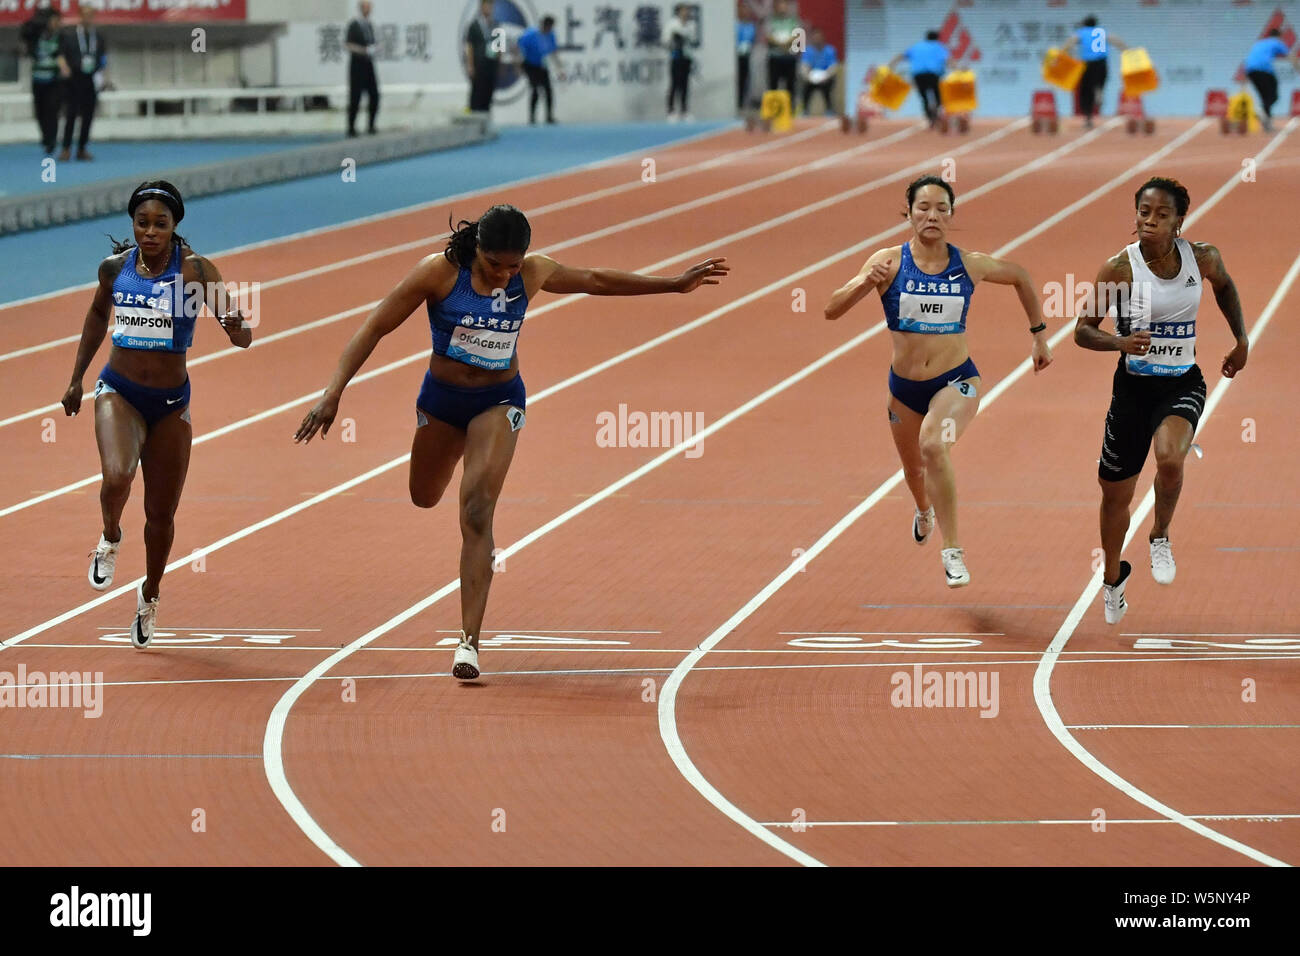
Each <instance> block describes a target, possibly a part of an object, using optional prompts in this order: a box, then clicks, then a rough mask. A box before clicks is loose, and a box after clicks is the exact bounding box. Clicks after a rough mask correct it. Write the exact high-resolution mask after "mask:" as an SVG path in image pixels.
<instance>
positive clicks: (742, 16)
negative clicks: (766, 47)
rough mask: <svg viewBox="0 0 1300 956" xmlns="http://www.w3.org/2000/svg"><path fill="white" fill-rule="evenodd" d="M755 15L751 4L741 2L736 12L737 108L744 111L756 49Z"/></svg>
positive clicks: (756, 30) (742, 0)
mask: <svg viewBox="0 0 1300 956" xmlns="http://www.w3.org/2000/svg"><path fill="white" fill-rule="evenodd" d="M757 32H758V28H757V27H756V26H755V25H754V13H753V11H752V10H750V9H749V4H748V3H745V2H744V0H741V3H740V5H739V7H738V8H737V10H736V108H737V109H742V110H743V109H744V108H745V101H746V100H748V99H749V54H750V52H751V51H752V50H753V49H754V37H755V35H756V34H757Z"/></svg>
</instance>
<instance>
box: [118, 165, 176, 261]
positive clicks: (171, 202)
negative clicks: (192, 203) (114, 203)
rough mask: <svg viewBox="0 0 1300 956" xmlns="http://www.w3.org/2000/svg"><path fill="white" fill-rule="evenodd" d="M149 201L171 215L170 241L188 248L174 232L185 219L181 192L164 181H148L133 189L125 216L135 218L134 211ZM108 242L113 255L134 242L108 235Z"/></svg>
mask: <svg viewBox="0 0 1300 956" xmlns="http://www.w3.org/2000/svg"><path fill="white" fill-rule="evenodd" d="M150 199H156V200H158V201H159V202H160V203H162V204H163V205H164V206H166V207H167V209H168V211H169V212H171V214H172V241H173V242H176V243H178V244H180V245H181V246H188V245H189V243H188V242H186V241H185V237H184V236H182V235H181V234H180V233H179V232H176V226H177V225H178V224H179V223H180V221H181V220H182V219H184V218H185V200H183V199H182V198H181V191H180V190H179V189H177V188H176V187H175V186H173V185H172V184H171V183H169V182H167V181H166V180H164V179H150V180H147V181H146V182H143V183H141V184H140V185H139V186H136V187H135V191H134V192H133V193H131V198H130V199H128V200H127V203H126V214H127V215H128V216H130V217H131V218H132V219H134V218H135V211H136V209H137V208H139V206H140V204H141V203H143V202H148V201H149V200H150ZM108 241H109V242H111V243H112V244H113V255H117V254H118V253H120V252H126V250H128V249H130V248H131V247H132V246H133V245H135V243H134V242H128V241H127V240H125V239H114V238H113V236H112V234H111V233H110V234H109V236H108Z"/></svg>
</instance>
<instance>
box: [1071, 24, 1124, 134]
mask: <svg viewBox="0 0 1300 956" xmlns="http://www.w3.org/2000/svg"><path fill="white" fill-rule="evenodd" d="M1076 43H1077V44H1078V45H1079V59H1080V60H1082V61H1083V76H1082V77H1080V78H1079V89H1078V93H1079V112H1081V113H1082V114H1083V125H1084V127H1085V128H1086V129H1092V117H1093V116H1094V115H1095V114H1096V113H1097V112H1098V111H1099V110H1100V108H1101V95H1102V90H1104V89H1105V87H1106V75H1107V69H1106V60H1107V58H1108V57H1109V56H1110V45H1111V44H1112V43H1113V44H1114V45H1115V46H1117V47H1118V48H1119V49H1121V50H1123V49H1124V48H1125V47H1126V46H1127V44H1126V43H1124V41H1123V40H1121V39H1120V38H1119V37H1117V36H1115V34H1113V33H1110V32H1108V31H1107V30H1106V29H1105V28H1104V27H1099V26H1097V18H1096V17H1084V18H1083V21H1082V22H1081V23H1080V24H1079V26H1078V27H1077V28H1076V29H1075V31H1074V36H1072V37H1070V42H1069V43H1067V44H1066V45H1065V52H1066V53H1069V52H1070V51H1071V50H1073V49H1074V46H1075V44H1076Z"/></svg>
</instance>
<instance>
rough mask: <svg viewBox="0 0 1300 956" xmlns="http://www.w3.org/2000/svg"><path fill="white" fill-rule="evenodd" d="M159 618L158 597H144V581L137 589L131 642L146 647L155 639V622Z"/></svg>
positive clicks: (141, 647)
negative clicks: (150, 599) (150, 598)
mask: <svg viewBox="0 0 1300 956" xmlns="http://www.w3.org/2000/svg"><path fill="white" fill-rule="evenodd" d="M157 620H158V599H157V598H154V599H153V600H152V601H146V600H145V599H144V583H143V582H141V583H140V586H139V587H137V588H136V589H135V620H134V621H132V622H131V644H132V646H134V647H138V648H140V649H142V650H143V649H144V648H146V647H148V646H149V642H150V641H152V640H153V626H154V622H155V621H157Z"/></svg>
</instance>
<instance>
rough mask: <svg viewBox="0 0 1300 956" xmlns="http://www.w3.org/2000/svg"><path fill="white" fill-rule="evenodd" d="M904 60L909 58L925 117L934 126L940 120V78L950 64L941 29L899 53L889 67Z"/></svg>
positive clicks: (908, 62)
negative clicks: (940, 37) (941, 38)
mask: <svg viewBox="0 0 1300 956" xmlns="http://www.w3.org/2000/svg"><path fill="white" fill-rule="evenodd" d="M903 60H907V65H908V68H909V69H910V70H911V71H912V82H913V83H915V84H916V92H918V93H920V94H921V103H922V105H923V106H924V107H925V118H926V119H928V120H929V121H930V126H932V127H933V126H934V124H935V123H937V122H938V121H939V78H940V77H942V76H943V71H944V68H945V67H946V66H947V65H948V48H947V47H946V46H944V45H943V43H941V42H940V41H939V31H938V30H931V31H930V32H929V33H927V34H926V35H925V39H924V40H922V41H921V42H919V43H913V44H912V45H911V46H909V47H908V48H907V49H906V50H904V51H903V52H902V53H900V54H898V56H896V57H894V58H893V59H892V60H890V61H889V68H890V69H891V70H892V69H894V68H895V67H896V66H898V64H899V63H901V62H902V61H903Z"/></svg>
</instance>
